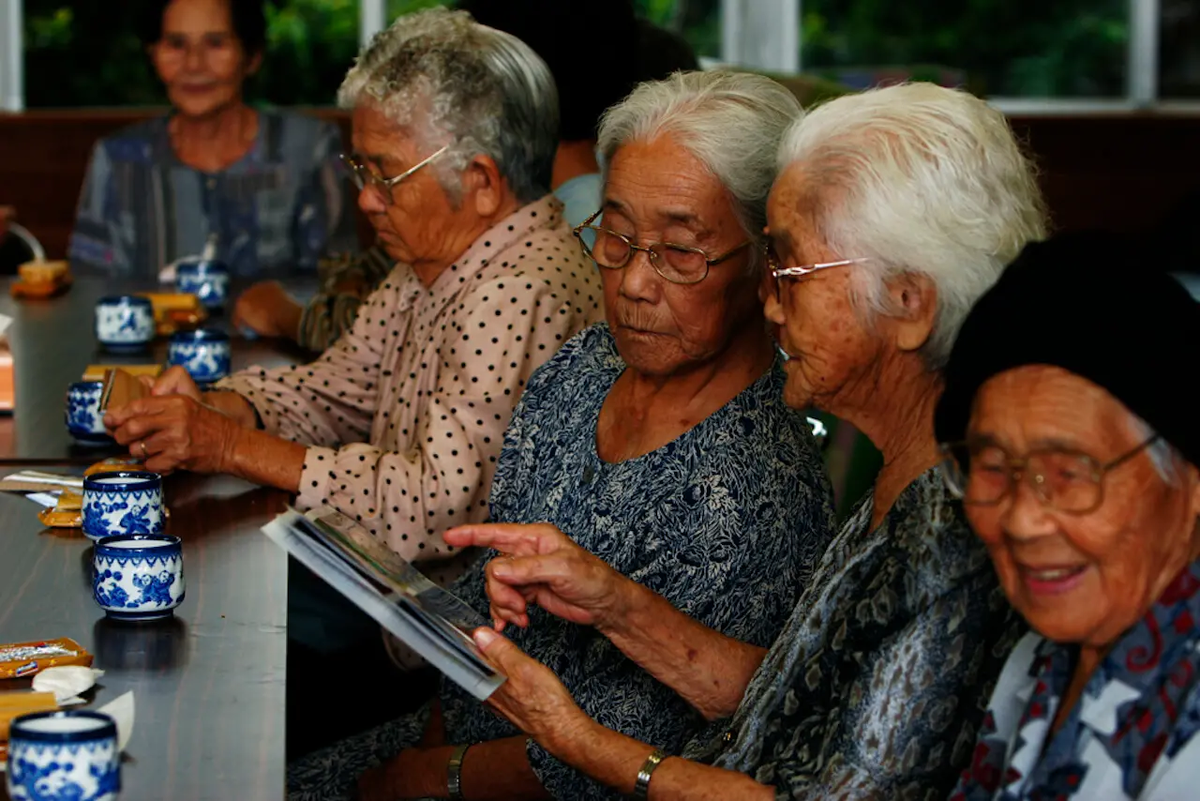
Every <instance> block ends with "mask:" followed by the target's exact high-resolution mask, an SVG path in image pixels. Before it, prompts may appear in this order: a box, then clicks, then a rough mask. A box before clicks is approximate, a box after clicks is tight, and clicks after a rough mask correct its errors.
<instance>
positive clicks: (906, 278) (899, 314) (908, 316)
mask: <svg viewBox="0 0 1200 801" xmlns="http://www.w3.org/2000/svg"><path fill="white" fill-rule="evenodd" d="M889 289H890V292H891V295H892V301H893V307H894V308H895V310H896V312H895V315H894V317H893V323H894V325H895V326H896V345H897V346H898V347H899V348H900V350H904V351H915V350H920V349H921V348H922V347H924V346H925V343H926V342H928V341H929V337H930V336H932V335H933V327H934V324H935V323H936V321H937V287H936V286H935V285H934V283H933V281H931V280H929V278H927V277H925V276H923V275H913V274H907V275H903V276H900V277H899V278H897V279H895V280H894V281H893V282H891V285H890V287H889Z"/></svg>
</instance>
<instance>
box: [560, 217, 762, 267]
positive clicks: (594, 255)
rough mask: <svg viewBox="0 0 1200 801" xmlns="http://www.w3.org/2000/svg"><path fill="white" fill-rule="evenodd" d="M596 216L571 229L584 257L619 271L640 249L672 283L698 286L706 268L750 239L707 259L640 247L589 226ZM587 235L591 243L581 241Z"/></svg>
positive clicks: (681, 250)
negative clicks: (589, 236) (589, 235)
mask: <svg viewBox="0 0 1200 801" xmlns="http://www.w3.org/2000/svg"><path fill="white" fill-rule="evenodd" d="M601 211H603V209H602V210H601ZM600 213H601V212H600V211H598V212H596V213H595V214H593V215H592V216H591V217H588V218H587V219H586V220H584V221H583V224H582V225H579V226H577V227H576V228H575V236H576V237H577V238H578V239H579V246H580V247H581V248H583V252H584V254H585V255H586V256H587V257H588V258H590V259H591V260H592V261H594V262H596V264H598V265H599V266H601V267H604V268H605V269H608V270H620V269H621V268H622V267H624V266H625V265H627V264H629V262H630V260H631V259H632V258H633V254H634V252H636V251H639V250H640V251H642V252H643V253H645V254H646V255H647V256H649V257H650V266H651V267H653V268H654V272H656V273H658V274H659V275H661V276H662V277H663V278H665V279H666V280H668V281H670V282H671V283H672V284H698V283H700V282H701V281H703V280H704V279H705V278H706V277H707V276H708V268H710V267H713V266H715V265H718V264H720V263H721V262H724V261H728V260H729V259H731V258H733V257H734V256H736V255H737V254H738V253H740V252H741V251H743V250H745V249H746V248H748V247H750V245H751V242H750V240H746V241H745V242H743V243H742V244H740V245H738V246H737V247H735V248H734V249H733V250H730V251H728V252H726V253H723V254H721V255H720V256H717V257H716V258H711V259H710V258H709V257H708V254H707V253H705V252H704V251H703V250H701V249H700V248H693V247H688V246H687V245H674V244H671V243H670V242H655V243H653V244H651V245H647V246H645V247H643V246H642V245H636V244H634V242H633V240H632V239H630V238H629V237H627V236H625V235H624V234H618V233H617V232H616V231H610V230H609V229H607V228H601V227H600V226H598V225H592V224H591V223H592V220H594V219H596V218H597V217H599V216H600ZM589 233H590V234H591V239H592V242H591V244H589V243H588V241H587V239H586V238H585V235H586V234H589Z"/></svg>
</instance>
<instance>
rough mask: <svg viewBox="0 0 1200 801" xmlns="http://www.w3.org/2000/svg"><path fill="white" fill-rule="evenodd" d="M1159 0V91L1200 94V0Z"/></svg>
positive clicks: (1163, 93) (1171, 95) (1162, 93)
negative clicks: (1160, 17)
mask: <svg viewBox="0 0 1200 801" xmlns="http://www.w3.org/2000/svg"><path fill="white" fill-rule="evenodd" d="M1159 1H1160V2H1161V3H1162V20H1161V27H1160V29H1159V30H1160V33H1159V43H1160V49H1159V62H1158V69H1159V72H1158V94H1159V96H1160V97H1164V98H1200V3H1196V2H1195V0H1159Z"/></svg>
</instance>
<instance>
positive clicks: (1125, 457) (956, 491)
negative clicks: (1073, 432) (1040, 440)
mask: <svg viewBox="0 0 1200 801" xmlns="http://www.w3.org/2000/svg"><path fill="white" fill-rule="evenodd" d="M1160 439H1162V435H1161V434H1155V435H1154V436H1152V437H1150V438H1149V439H1147V440H1145V441H1144V442H1142V443H1141V444H1139V445H1137V446H1136V447H1134V448H1132V449H1131V450H1128V451H1126V452H1125V453H1123V454H1121V455H1120V456H1117V457H1115V458H1113V459H1111V460H1109V461H1107V462H1105V463H1103V464H1101V463H1100V462H1098V461H1097V460H1096V459H1094V458H1092V457H1091V456H1088V455H1087V454H1086V453H1072V452H1070V451H1056V450H1055V449H1043V450H1035V451H1032V452H1030V453H1027V454H1025V455H1024V456H1022V457H1019V458H1009V459H1008V461H1007V465H1008V483H1007V485H1006V486H1005V489H1004V491H1003V492H1002V493H1000V495H998V496H997V497H996V498H995V499H994V500H990V501H969V500H967V497H966V486H965V485H966V482H967V481H968V480H969V477H970V475H971V474H970V471H969V470H964V469H963V466H962V465H961V464H959V463H958V459H957V457H955V456H954V451H955V450H957V449H961V450H966V451H969V448H970V444H969V443H967V442H955V443H951V444H942V446H941V451H942V461H943V465H942V479H943V481H944V483H945V484H946V487H947V489H949V490H950V493H951V494H952V495H954V496H955V497H956V498H958V499H959V500H960V501H962V503H963V504H964V505H968V506H996V505H997V504H999V503H1000V502H1001V501H1003V500H1004V499H1005V498H1007V497H1009V496H1010V495H1012V494H1013V491H1014V489H1015V488H1016V486H1017V484H1018V482H1021V481H1026V482H1027V483H1029V484H1030V486H1031V487H1032V489H1033V491H1034V494H1035V495H1036V496H1037V498H1038V500H1039V501H1040V502H1041V504H1042V505H1043V506H1045V507H1046V508H1048V509H1054V510H1055V511H1058V512H1062V513H1063V514H1069V515H1086V514H1089V513H1090V512H1094V511H1096V510H1097V509H1099V508H1100V505H1101V504H1103V503H1104V479H1105V478H1106V477H1107V476H1108V472H1109V471H1110V470H1113V469H1115V468H1117V467H1120V466H1121V465H1123V464H1125V463H1126V462H1128V461H1129V460H1130V459H1132V458H1133V457H1135V456H1137V455H1138V454H1139V453H1141V452H1142V451H1144V450H1146V448H1149V447H1150V446H1151V445H1153V444H1154V443H1156V442H1158V441H1159V440H1160ZM1047 453H1063V454H1065V455H1069V456H1075V457H1081V458H1083V459H1085V460H1087V461H1088V462H1089V463H1090V465H1091V469H1092V481H1093V482H1094V483H1095V485H1096V500H1095V502H1094V503H1093V504H1092V505H1091V506H1089V507H1087V508H1084V509H1060V508H1059V507H1058V506H1056V505H1055V504H1054V503H1053V502H1051V500H1050V498H1048V497H1047V496H1046V494H1045V492H1044V491H1043V490H1042V485H1043V483H1044V480H1045V477H1044V476H1042V475H1040V474H1038V473H1028V472H1027V471H1026V468H1027V466H1028V464H1029V460H1030V459H1031V458H1033V457H1034V456H1037V455H1039V454H1047ZM1006 455H1007V454H1006ZM955 467H956V468H957V470H958V473H959V474H960V475H962V477H963V481H962V483H963V485H964V486H961V487H960V486H958V482H956V481H954V480H952V479H951V478H950V471H951V470H952V469H954V468H955ZM1027 475H1028V476H1030V478H1028V479H1027V478H1026V476H1027Z"/></svg>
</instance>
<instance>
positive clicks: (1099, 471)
mask: <svg viewBox="0 0 1200 801" xmlns="http://www.w3.org/2000/svg"><path fill="white" fill-rule="evenodd" d="M1159 439H1160V437H1159V436H1158V435H1155V436H1153V437H1150V439H1148V440H1146V441H1145V442H1143V443H1141V444H1140V445H1138V446H1137V447H1136V448H1134V449H1133V450H1131V451H1128V452H1127V453H1123V454H1121V455H1120V456H1118V457H1117V458H1115V459H1113V460H1112V461H1110V462H1106V463H1104V464H1101V463H1100V462H1098V461H1096V460H1095V459H1093V458H1092V457H1091V456H1088V455H1087V454H1086V453H1080V452H1079V451H1071V450H1066V449H1062V448H1043V449H1039V450H1034V451H1030V452H1029V453H1028V454H1026V455H1025V456H1024V457H1023V458H1019V459H1018V458H1014V457H1012V456H1009V455H1008V453H1006V452H1005V451H1004V449H1003V448H1000V447H998V446H996V445H992V444H988V443H967V442H960V443H955V444H953V445H943V446H942V456H943V459H942V464H941V468H942V478H943V479H944V480H945V482H946V487H947V489H949V490H950V492H951V494H953V495H954V496H955V497H956V498H959V499H961V500H962V502H963V503H964V504H973V505H977V506H994V505H996V504H998V503H1000V501H1002V500H1004V499H1005V498H1006V497H1008V496H1009V495H1011V494H1012V493H1013V492H1014V491H1015V487H1016V484H1017V482H1018V481H1022V480H1023V481H1024V482H1025V483H1026V484H1028V485H1029V487H1030V488H1031V489H1032V490H1033V491H1034V493H1035V494H1036V495H1037V497H1038V500H1040V501H1041V502H1042V504H1043V505H1044V506H1046V507H1048V508H1050V509H1054V510H1056V511H1059V512H1066V513H1067V514H1076V515H1082V514H1087V513H1088V512H1093V511H1095V510H1096V509H1097V508H1099V506H1100V504H1101V503H1103V501H1104V477H1105V475H1107V474H1108V472H1109V471H1110V470H1113V469H1114V468H1117V467H1119V466H1121V465H1122V464H1124V463H1126V462H1128V461H1129V460H1130V459H1132V458H1133V457H1134V456H1136V455H1137V454H1139V453H1141V452H1142V451H1143V450H1145V449H1146V448H1148V447H1150V446H1151V445H1153V444H1154V443H1155V442H1157V441H1158V440H1159Z"/></svg>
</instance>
